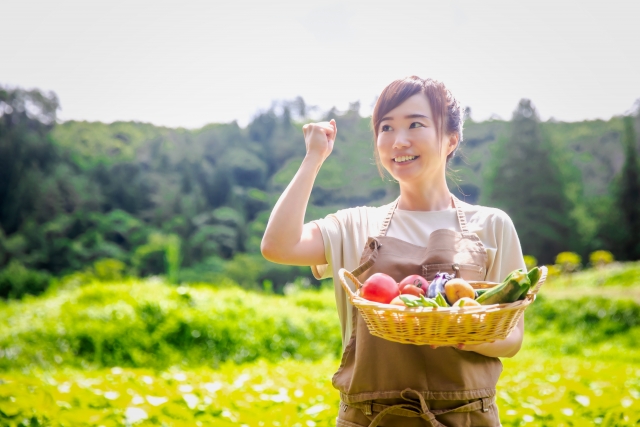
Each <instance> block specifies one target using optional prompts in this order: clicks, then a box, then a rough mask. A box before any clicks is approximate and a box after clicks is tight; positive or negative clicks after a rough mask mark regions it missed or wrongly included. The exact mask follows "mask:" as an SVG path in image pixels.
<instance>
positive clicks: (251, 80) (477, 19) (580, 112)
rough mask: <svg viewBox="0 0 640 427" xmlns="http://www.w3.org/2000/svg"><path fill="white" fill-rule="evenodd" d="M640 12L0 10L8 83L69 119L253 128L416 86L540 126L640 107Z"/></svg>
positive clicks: (185, 3) (459, 2)
mask: <svg viewBox="0 0 640 427" xmlns="http://www.w3.org/2000/svg"><path fill="white" fill-rule="evenodd" d="M639 23H640V1H638V0H607V1H597V2H596V1H592V0H581V1H568V0H554V1H547V0H538V1H533V2H526V3H525V2H519V1H495V0H493V1H481V0H468V1H467V0H443V1H428V0H419V1H416V0H414V1H411V0H392V1H389V0H387V1H384V2H383V1H379V2H376V1H367V2H365V1H355V0H350V1H338V2H331V1H315V0H313V1H304V0H292V1H278V0H271V1H265V0H254V1H243V0H227V1H220V0H210V1H200V2H197V1H190V0H180V1H166V0H153V1H137V0H126V1H125V0H109V1H103V0H92V1H86V0H82V1H71V0H1V1H0V84H2V85H5V86H7V85H8V86H21V87H24V88H33V87H37V88H40V89H44V90H53V91H55V92H56V93H57V94H58V96H59V98H60V101H61V104H62V111H61V112H60V118H61V119H63V120H69V119H76V120H91V121H95V120H99V121H103V122H111V121H114V120H137V121H145V122H152V123H155V124H159V125H166V126H172V127H175V126H184V127H188V128H195V127H200V126H202V125H204V124H206V123H212V122H229V121H232V120H234V119H237V120H238V121H239V122H240V124H242V125H245V124H246V123H247V122H248V121H249V120H250V119H251V117H253V116H254V115H255V114H256V113H257V112H258V111H259V110H260V109H266V108H268V107H269V106H270V105H271V103H272V101H274V100H283V99H293V98H294V97H296V96H298V95H300V96H302V97H303V98H304V99H305V101H306V102H307V104H311V105H318V106H319V107H320V108H321V109H322V110H328V109H329V108H331V107H332V106H336V107H337V108H339V109H345V108H347V106H348V104H349V102H354V101H357V100H359V101H360V102H361V104H362V109H361V113H362V114H364V115H368V114H370V112H371V104H372V102H373V100H374V98H375V97H376V96H377V94H378V93H379V92H380V91H381V90H382V88H384V86H385V85H387V84H388V83H390V82H391V81H392V80H394V79H397V78H401V77H404V76H406V75H410V74H417V75H419V76H421V77H433V78H437V79H439V80H442V81H444V82H445V84H447V86H448V87H449V88H450V89H451V90H452V91H453V93H454V95H455V96H456V97H457V98H458V99H459V100H460V101H461V102H462V104H463V105H468V106H471V108H472V117H473V118H474V119H475V120H484V119H487V118H488V117H489V116H491V115H492V114H497V115H499V116H501V117H503V118H505V119H508V118H510V117H511V113H512V111H513V110H514V108H515V106H516V104H517V103H518V100H519V99H520V98H523V97H526V98H530V99H532V100H533V102H534V104H535V105H536V106H537V108H538V111H539V112H540V116H541V117H542V119H543V120H546V119H548V118H549V117H551V116H553V117H554V118H556V119H558V120H565V121H576V120H583V119H593V118H603V119H608V118H610V117H611V116H612V115H616V114H622V113H624V112H625V111H628V110H629V109H630V108H631V107H632V105H633V104H634V102H635V100H636V99H638V98H640V43H638V40H640V32H639V31H638V28H639Z"/></svg>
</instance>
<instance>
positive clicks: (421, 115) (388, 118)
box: [380, 114, 429, 123]
mask: <svg viewBox="0 0 640 427" xmlns="http://www.w3.org/2000/svg"><path fill="white" fill-rule="evenodd" d="M404 118H405V119H428V118H429V116H425V115H424V114H409V115H408V116H404ZM385 120H393V117H391V116H387V117H383V118H382V119H380V123H382V122H384V121H385Z"/></svg>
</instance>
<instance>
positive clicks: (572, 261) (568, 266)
mask: <svg viewBox="0 0 640 427" xmlns="http://www.w3.org/2000/svg"><path fill="white" fill-rule="evenodd" d="M556 265H558V266H559V268H560V269H561V270H562V272H563V273H573V272H574V271H576V270H578V269H580V267H581V265H582V258H581V257H580V255H578V254H577V253H575V252H560V253H559V254H558V256H557V257H556Z"/></svg>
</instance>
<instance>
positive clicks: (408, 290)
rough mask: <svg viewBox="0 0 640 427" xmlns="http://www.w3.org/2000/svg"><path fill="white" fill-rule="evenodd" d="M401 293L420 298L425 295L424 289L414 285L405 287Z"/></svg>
mask: <svg viewBox="0 0 640 427" xmlns="http://www.w3.org/2000/svg"><path fill="white" fill-rule="evenodd" d="M400 293H401V294H403V295H406V294H409V295H415V296H417V297H419V296H420V295H424V289H422V288H419V287H417V286H414V285H404V287H403V288H402V289H401V290H400Z"/></svg>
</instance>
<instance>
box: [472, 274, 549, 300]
mask: <svg viewBox="0 0 640 427" xmlns="http://www.w3.org/2000/svg"><path fill="white" fill-rule="evenodd" d="M536 268H537V267H536ZM532 271H533V270H532ZM534 274H535V273H534ZM536 282H537V280H536ZM530 287H531V281H530V280H529V276H528V275H527V273H526V270H525V271H522V270H515V271H513V272H511V274H509V275H508V276H507V278H506V279H504V281H503V282H502V283H501V284H500V285H498V286H496V287H494V288H491V289H489V290H488V291H487V292H484V293H483V294H482V295H480V296H479V297H478V298H477V299H476V301H477V302H479V303H480V304H482V305H490V304H507V303H512V302H515V301H518V300H519V299H520V298H521V297H522V298H524V296H525V295H526V294H527V292H528V291H529V288H530Z"/></svg>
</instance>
